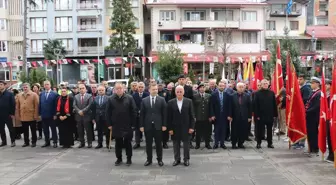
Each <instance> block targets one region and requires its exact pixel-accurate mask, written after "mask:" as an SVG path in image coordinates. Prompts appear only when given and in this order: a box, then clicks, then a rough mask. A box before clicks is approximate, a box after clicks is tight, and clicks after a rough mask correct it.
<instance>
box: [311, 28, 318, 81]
mask: <svg viewBox="0 0 336 185" xmlns="http://www.w3.org/2000/svg"><path fill="white" fill-rule="evenodd" d="M316 40H317V39H316V38H315V30H313V31H312V38H311V51H313V52H315V51H316ZM314 69H315V61H314V59H313V62H312V70H311V75H312V76H314Z"/></svg>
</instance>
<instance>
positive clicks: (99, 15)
mask: <svg viewBox="0 0 336 185" xmlns="http://www.w3.org/2000/svg"><path fill="white" fill-rule="evenodd" d="M93 6H94V7H95V8H96V10H97V12H98V14H97V16H96V17H97V19H99V17H102V13H101V10H100V9H98V5H97V4H94V5H93ZM98 32H99V34H98V38H97V60H98V64H97V67H98V70H97V72H98V74H97V76H98V83H100V61H99V58H100V39H99V38H100V32H102V31H101V30H100V28H99V27H98ZM102 37H103V36H102Z"/></svg>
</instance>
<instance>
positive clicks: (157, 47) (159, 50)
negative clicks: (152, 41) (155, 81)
mask: <svg viewBox="0 0 336 185" xmlns="http://www.w3.org/2000/svg"><path fill="white" fill-rule="evenodd" d="M156 49H157V51H158V52H159V53H160V52H163V51H164V50H165V47H164V45H162V44H159V45H158V46H156ZM149 65H150V76H151V77H152V63H151V62H150V63H149Z"/></svg>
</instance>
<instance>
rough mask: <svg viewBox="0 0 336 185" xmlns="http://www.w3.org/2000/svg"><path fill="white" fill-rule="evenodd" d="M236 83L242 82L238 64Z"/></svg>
mask: <svg viewBox="0 0 336 185" xmlns="http://www.w3.org/2000/svg"><path fill="white" fill-rule="evenodd" d="M237 82H243V77H242V73H241V67H240V64H239V66H238V74H237Z"/></svg>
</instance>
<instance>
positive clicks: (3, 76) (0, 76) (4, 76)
mask: <svg viewBox="0 0 336 185" xmlns="http://www.w3.org/2000/svg"><path fill="white" fill-rule="evenodd" d="M9 76H10V75H9V70H8V69H1V70H0V80H4V81H9V80H10V79H9Z"/></svg>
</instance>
